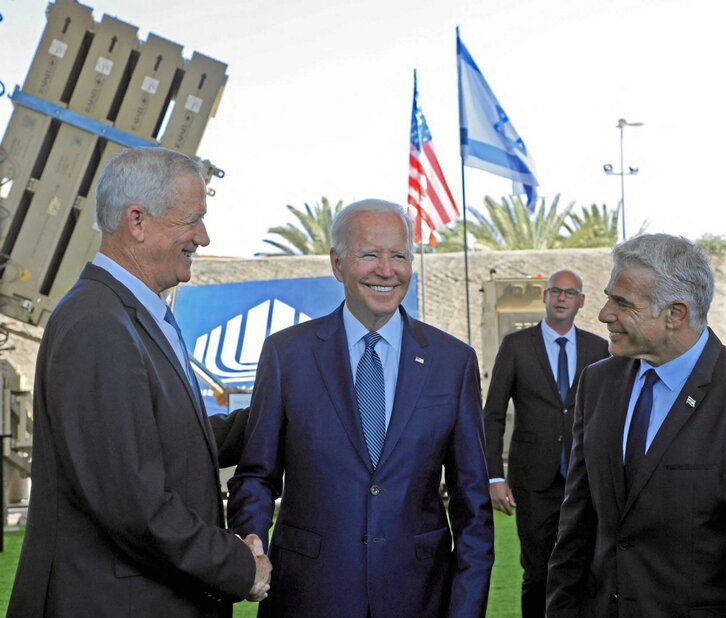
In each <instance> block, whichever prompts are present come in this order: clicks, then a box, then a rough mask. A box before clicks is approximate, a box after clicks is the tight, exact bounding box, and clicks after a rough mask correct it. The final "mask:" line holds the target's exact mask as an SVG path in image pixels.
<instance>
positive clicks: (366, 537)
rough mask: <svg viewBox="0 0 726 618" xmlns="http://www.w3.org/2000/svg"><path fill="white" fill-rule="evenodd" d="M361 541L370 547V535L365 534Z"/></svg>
mask: <svg viewBox="0 0 726 618" xmlns="http://www.w3.org/2000/svg"><path fill="white" fill-rule="evenodd" d="M361 541H362V542H363V545H368V535H367V534H364V535H363V538H362V539H361Z"/></svg>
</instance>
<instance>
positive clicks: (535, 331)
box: [530, 322, 562, 401]
mask: <svg viewBox="0 0 726 618" xmlns="http://www.w3.org/2000/svg"><path fill="white" fill-rule="evenodd" d="M530 336H531V342H532V348H533V349H534V354H535V356H536V357H537V361H538V362H539V364H540V365H541V367H542V375H544V376H549V380H547V382H548V383H549V388H550V391H552V396H553V397H554V398H555V401H562V398H561V396H560V390H559V389H558V388H557V378H556V377H555V375H554V374H553V373H552V366H551V365H550V359H549V357H548V356H547V350H546V349H545V344H544V337H543V335H542V322H540V323H539V324H538V325H537V326H534V327H533V328H532V329H531V330H530Z"/></svg>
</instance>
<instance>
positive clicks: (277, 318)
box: [174, 274, 418, 414]
mask: <svg viewBox="0 0 726 618" xmlns="http://www.w3.org/2000/svg"><path fill="white" fill-rule="evenodd" d="M416 287H417V278H416V275H415V274H414V275H413V277H412V279H411V286H410V287H409V289H408V293H407V294H406V297H405V298H404V300H403V303H402V304H403V306H404V308H405V309H406V311H407V312H408V313H409V315H411V316H413V317H418V298H417V294H416ZM343 298H344V292H343V286H342V284H341V283H340V282H338V281H337V280H336V279H335V278H334V277H332V276H330V277H312V278H305V279H275V280H271V281H246V282H241V283H222V284H214V285H197V286H181V287H179V288H178V289H177V291H176V298H175V301H174V315H175V316H176V319H177V322H179V326H180V327H181V330H182V332H183V334H184V339H185V340H186V342H187V345H188V346H189V348H190V352H191V355H192V356H194V358H195V359H196V360H197V361H199V362H200V363H201V364H202V365H204V366H205V367H206V368H207V371H209V372H210V373H211V374H213V375H215V376H216V377H217V378H218V379H219V381H220V382H222V383H224V384H228V385H230V386H241V387H246V388H252V386H254V383H255V375H256V373H257V361H258V359H259V356H260V352H261V351H262V344H263V342H264V340H265V338H266V337H268V336H269V335H271V334H272V333H275V332H277V331H279V330H282V329H283V328H287V327H288V326H293V325H294V324H299V323H300V322H305V321H307V320H311V319H313V318H318V317H321V316H324V315H327V314H328V313H330V312H331V311H333V310H334V309H335V308H336V307H338V305H340V303H341V302H343ZM202 394H203V395H204V403H205V405H206V406H207V412H208V413H209V414H218V413H220V412H222V413H226V412H227V410H226V409H225V408H222V407H221V406H219V405H218V404H217V403H216V401H215V400H214V398H213V396H212V392H211V390H210V389H205V387H204V385H202Z"/></svg>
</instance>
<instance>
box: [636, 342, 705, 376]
mask: <svg viewBox="0 0 726 618" xmlns="http://www.w3.org/2000/svg"><path fill="white" fill-rule="evenodd" d="M707 342H708V329H707V328H704V329H703V332H702V333H701V336H700V337H699V338H698V341H696V343H695V344H694V345H692V346H691V347H690V349H688V350H686V351H685V352H684V353H683V354H681V355H680V356H676V358H674V359H673V360H669V361H668V362H667V363H663V364H662V365H659V366H658V367H655V366H653V365H651V364H650V363H649V362H648V361H644V360H641V361H640V368H639V369H638V375H637V378H636V380H640V378H641V377H642V375H643V374H644V373H645V372H646V371H648V369H655V372H656V373H657V374H658V377H659V378H660V380H661V382H663V384H665V385H666V386H667V387H668V388H669V389H670V390H674V389H676V388H679V387H680V386H681V384H683V382H685V381H686V378H687V377H688V376H689V375H691V372H692V371H693V368H694V367H695V366H696V363H697V362H698V359H699V358H700V357H701V353H702V352H703V349H704V348H705V347H706V343H707Z"/></svg>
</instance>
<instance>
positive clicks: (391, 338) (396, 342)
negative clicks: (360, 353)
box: [343, 303, 403, 350]
mask: <svg viewBox="0 0 726 618" xmlns="http://www.w3.org/2000/svg"><path fill="white" fill-rule="evenodd" d="M343 325H344V326H345V335H346V338H347V339H348V349H351V348H352V347H353V346H354V345H356V344H357V343H358V342H359V341H360V340H361V339H362V338H363V337H365V336H366V334H367V333H368V332H369V331H368V329H367V328H366V327H365V326H363V324H361V323H360V321H359V320H358V318H356V317H355V316H354V315H353V314H352V313H351V312H350V309H348V303H345V305H343ZM376 332H377V333H378V334H379V335H380V336H381V337H382V338H383V339H384V340H385V341H386V343H388V345H390V346H391V347H393V348H395V349H396V350H398V348H399V346H400V342H401V335H402V333H403V318H402V317H401V312H400V311H396V312H395V313H394V314H393V315H392V316H391V319H390V320H388V322H386V323H385V324H384V325H383V326H382V327H381V328H380V329H378V330H377V331H376Z"/></svg>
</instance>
